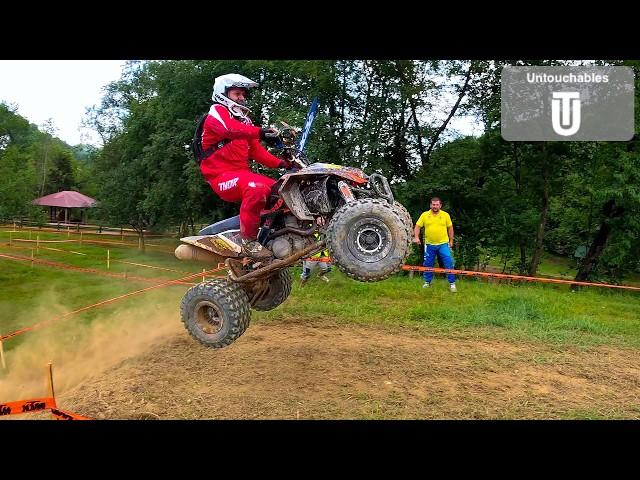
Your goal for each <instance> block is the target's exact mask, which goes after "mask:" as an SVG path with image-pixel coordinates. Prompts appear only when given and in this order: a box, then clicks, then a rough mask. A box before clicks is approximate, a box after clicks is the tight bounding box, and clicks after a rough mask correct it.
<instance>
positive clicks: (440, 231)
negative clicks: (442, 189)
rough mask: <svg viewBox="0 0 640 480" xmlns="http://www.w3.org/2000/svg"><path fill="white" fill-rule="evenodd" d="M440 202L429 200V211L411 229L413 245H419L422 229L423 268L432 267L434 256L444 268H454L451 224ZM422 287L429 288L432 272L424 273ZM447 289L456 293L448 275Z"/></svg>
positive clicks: (453, 283)
mask: <svg viewBox="0 0 640 480" xmlns="http://www.w3.org/2000/svg"><path fill="white" fill-rule="evenodd" d="M441 207H442V201H441V200H440V199H439V198H438V197H433V198H432V199H431V210H427V211H426V212H424V213H423V214H422V215H420V218H418V221H417V222H416V226H415V228H414V229H413V236H414V239H413V241H414V243H417V244H418V245H420V229H421V228H424V263H423V266H425V267H433V264H434V262H435V259H436V256H437V257H438V262H439V263H440V265H441V266H444V268H450V269H452V268H453V267H454V260H453V256H452V255H451V249H452V248H453V223H452V222H451V217H450V216H449V214H448V213H447V212H445V211H444V210H441ZM423 276H424V285H422V288H428V287H430V286H431V280H432V279H433V272H424V274H423ZM447 279H448V280H449V288H450V289H451V291H452V292H455V291H456V277H455V275H453V274H451V273H448V274H447Z"/></svg>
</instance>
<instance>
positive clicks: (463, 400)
mask: <svg viewBox="0 0 640 480" xmlns="http://www.w3.org/2000/svg"><path fill="white" fill-rule="evenodd" d="M58 398H59V404H60V405H63V406H64V408H65V409H66V410H69V411H73V412H77V413H80V414H82V415H87V416H91V417H94V418H100V419H103V418H106V419H145V418H148V419H158V418H159V419H223V418H224V419H296V418H300V419H310V418H313V419H350V418H376V419H377V418H394V419H396V418H425V419H435V418H438V419H444V418H486V419H489V418H576V417H577V418H585V417H586V418H594V417H607V418H635V419H638V418H640V356H638V354H637V350H634V349H621V348H615V349H614V348H610V347H594V348H589V349H582V348H566V347H553V346H548V345H543V344H525V343H509V342H505V341H487V340H478V339H474V338H459V339H456V338H452V337H440V336H434V335H427V334H425V333H424V332H421V331H418V330H412V329H409V328H394V329H389V328H378V327H375V328H374V327H363V326H345V325H333V324H332V322H331V321H330V320H322V319H318V322H314V323H313V324H312V323H310V322H296V321H295V320H291V321H286V322H279V323H257V324H253V325H252V326H251V327H250V328H249V329H248V330H247V332H246V333H245V334H244V335H243V336H242V337H241V338H240V339H239V340H238V341H237V342H236V343H234V344H233V345H231V346H230V347H227V348H225V349H222V350H212V349H208V348H205V347H203V346H200V344H198V343H196V342H195V341H194V340H192V339H191V338H190V337H188V336H187V334H186V332H184V330H183V331H182V332H181V333H180V334H178V335H177V336H175V337H172V339H170V340H168V341H166V342H165V343H162V344H161V345H160V346H155V347H154V348H153V349H151V350H149V351H148V352H146V353H144V354H142V355H140V356H136V357H133V358H130V359H127V360H124V361H122V362H121V363H119V364H118V365H116V366H115V367H113V368H110V369H109V370H107V371H105V372H103V373H101V374H99V375H98V376H97V378H92V379H89V380H88V381H85V382H83V383H82V384H81V385H79V386H77V387H74V388H72V389H70V390H68V391H66V392H64V393H62V394H61V395H59V397H58Z"/></svg>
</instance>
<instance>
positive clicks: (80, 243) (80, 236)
mask: <svg viewBox="0 0 640 480" xmlns="http://www.w3.org/2000/svg"><path fill="white" fill-rule="evenodd" d="M80 245H82V232H80Z"/></svg>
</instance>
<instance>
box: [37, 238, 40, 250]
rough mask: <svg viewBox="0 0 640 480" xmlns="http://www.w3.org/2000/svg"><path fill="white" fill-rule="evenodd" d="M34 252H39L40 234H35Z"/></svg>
mask: <svg viewBox="0 0 640 480" xmlns="http://www.w3.org/2000/svg"><path fill="white" fill-rule="evenodd" d="M36 252H38V253H40V235H36Z"/></svg>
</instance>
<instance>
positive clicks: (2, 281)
mask: <svg viewBox="0 0 640 480" xmlns="http://www.w3.org/2000/svg"><path fill="white" fill-rule="evenodd" d="M13 235H14V237H13V238H28V233H25V232H20V233H19V234H13ZM96 237H98V238H103V239H104V237H99V236H96ZM32 238H35V235H34V234H33V233H32ZM55 238H62V239H65V238H66V234H63V235H56V234H51V233H40V239H41V240H46V239H55ZM6 242H8V234H7V233H5V232H2V231H0V253H9V254H14V255H15V254H19V255H24V256H29V255H30V253H31V252H30V250H21V249H20V250H18V249H11V248H8V247H7V246H3V245H2V244H4V243H6ZM152 243H157V244H161V245H162V248H163V251H157V250H153V249H152V248H149V249H148V250H147V252H146V253H145V254H142V253H140V252H138V251H137V250H136V249H135V248H132V247H134V246H135V245H134V244H132V245H131V246H116V245H113V246H106V245H91V244H87V243H84V244H83V245H79V244H77V243H73V244H64V243H61V244H48V246H53V247H54V248H59V249H61V250H64V252H57V251H47V250H43V249H41V250H40V252H39V253H38V254H37V255H36V258H42V259H47V260H50V261H55V262H60V263H67V264H72V265H75V266H79V267H85V268H94V269H98V270H103V271H107V270H106V250H107V248H109V250H110V254H111V259H112V260H125V261H130V262H134V263H145V264H150V265H154V266H161V267H165V268H171V269H175V270H179V271H180V272H199V271H201V270H202V265H200V264H197V263H189V262H181V261H179V260H177V259H176V258H175V257H174V256H173V255H172V254H171V251H172V250H173V248H174V247H175V246H176V245H177V244H178V242H177V241H176V240H174V239H162V240H161V241H159V240H153V241H152ZM70 251H75V252H79V253H84V254H86V255H75V254H73V253H70ZM109 271H110V272H115V273H123V272H124V271H126V272H127V274H128V275H136V276H142V277H147V278H152V279H155V280H158V281H160V280H167V279H174V278H179V277H182V276H185V275H187V274H186V273H179V272H170V271H164V270H155V269H148V268H144V267H136V266H133V265H125V264H121V263H117V262H114V263H112V264H111V269H110V270H109ZM292 273H293V275H294V288H293V293H292V294H291V296H290V298H289V299H288V300H287V301H286V302H285V303H284V304H283V305H282V306H280V307H278V308H276V309H275V310H272V311H270V312H253V314H252V315H253V316H252V318H253V320H252V321H255V322H269V321H281V320H284V321H290V320H295V319H302V320H309V321H330V322H335V323H338V324H361V325H379V326H398V325H404V326H411V327H415V328H417V329H420V330H421V331H424V332H427V333H434V334H441V335H447V336H475V337H479V338H481V337H484V338H503V339H510V340H516V341H541V342H546V343H553V344H560V345H585V346H587V345H602V344H612V345H623V346H631V347H640V294H639V293H637V292H624V291H612V290H607V289H603V288H585V289H583V290H582V291H580V292H577V293H572V292H570V291H569V288H568V286H564V285H561V286H558V285H548V284H547V285H543V284H529V283H527V284H522V283H517V282H515V283H512V284H497V283H485V282H484V281H480V280H475V279H468V278H459V279H458V282H457V284H458V293H457V294H452V293H450V292H449V291H448V286H447V282H446V280H445V279H444V278H443V276H441V275H436V277H435V280H434V283H433V286H432V288H431V289H429V290H423V289H422V288H421V286H422V279H421V277H418V276H416V277H415V278H413V279H411V278H409V277H408V276H406V275H404V274H398V275H396V276H394V277H392V278H390V279H388V280H385V281H383V282H377V283H360V282H356V281H353V280H350V279H348V278H346V277H345V276H344V275H342V274H340V272H338V271H337V269H335V268H334V269H333V272H332V273H331V274H330V275H331V279H332V281H331V283H329V284H325V283H324V282H321V281H319V280H318V279H317V278H316V277H313V278H312V280H311V281H310V282H309V283H308V284H307V285H306V286H305V287H304V288H300V287H299V278H298V277H299V273H300V270H299V268H294V269H292ZM149 285H150V283H143V282H133V281H122V280H120V279H114V278H110V277H103V276H99V275H95V274H87V273H81V272H73V271H66V270H59V269H54V268H51V267H46V266H40V265H37V264H36V265H35V266H34V267H33V268H32V267H31V266H30V263H29V262H15V261H10V260H6V259H2V258H0V333H3V334H4V333H8V332H11V331H13V330H15V329H17V328H21V327H24V326H28V325H32V324H34V323H36V322H39V321H42V320H46V319H47V318H51V317H52V316H56V315H60V314H62V313H65V312H67V311H70V310H73V309H76V308H79V307H82V306H85V305H89V304H92V303H95V302H98V301H101V300H105V299H108V298H112V297H115V296H117V295H121V294H123V293H126V292H130V291H133V290H137V289H140V288H144V287H147V286H149ZM186 288H187V287H186V286H176V287H169V288H165V289H160V290H159V291H158V292H151V293H145V294H143V296H144V297H145V298H148V297H149V296H150V297H151V298H153V299H154V300H155V299H157V303H158V305H161V306H162V308H165V309H170V310H171V309H173V311H175V314H176V321H179V319H178V309H179V302H180V298H181V297H182V295H183V293H184V292H185V291H186ZM138 298H142V297H133V298H130V299H126V300H122V302H123V304H127V305H132V304H133V303H135V302H136V301H139V302H142V300H137V299H138ZM145 301H146V300H145ZM117 308H119V306H118V304H115V305H110V306H107V307H104V308H102V309H100V310H101V311H103V310H105V309H117ZM95 318H103V316H100V315H99V314H98V313H97V311H90V312H86V313H82V314H80V315H78V316H77V317H74V319H69V320H64V321H76V322H86V323H88V322H91V321H92V320H93V319H95ZM47 328H58V327H56V326H51V327H47ZM20 342H21V340H20V337H17V338H16V339H12V340H11V341H9V342H7V346H6V347H5V348H13V347H14V346H15V345H17V344H19V343H20Z"/></svg>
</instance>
